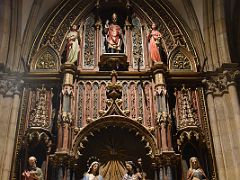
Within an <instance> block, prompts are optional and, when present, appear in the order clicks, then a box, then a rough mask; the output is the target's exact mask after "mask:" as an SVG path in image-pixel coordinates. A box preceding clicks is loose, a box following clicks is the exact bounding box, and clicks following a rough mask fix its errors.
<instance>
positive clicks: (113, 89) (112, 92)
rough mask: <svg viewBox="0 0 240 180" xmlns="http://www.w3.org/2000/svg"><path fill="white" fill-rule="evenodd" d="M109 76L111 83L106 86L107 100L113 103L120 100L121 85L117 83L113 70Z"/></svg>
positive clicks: (115, 73)
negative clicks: (111, 100)
mask: <svg viewBox="0 0 240 180" xmlns="http://www.w3.org/2000/svg"><path fill="white" fill-rule="evenodd" d="M111 76H112V80H111V83H109V84H108V85H107V98H108V99H113V100H114V101H115V100H116V99H121V98H122V85H120V84H119V83H117V72H116V71H115V70H113V71H112V73H111Z"/></svg>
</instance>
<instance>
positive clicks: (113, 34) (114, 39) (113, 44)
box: [104, 13, 124, 53]
mask: <svg viewBox="0 0 240 180" xmlns="http://www.w3.org/2000/svg"><path fill="white" fill-rule="evenodd" d="M104 32H105V36H106V44H105V46H106V47H105V48H106V52H107V53H123V51H124V50H123V33H122V29H121V27H120V26H119V25H118V24H117V14H116V13H113V15H112V23H111V24H109V20H107V21H106V24H105V29H104Z"/></svg>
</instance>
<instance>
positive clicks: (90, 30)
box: [83, 16, 95, 69]
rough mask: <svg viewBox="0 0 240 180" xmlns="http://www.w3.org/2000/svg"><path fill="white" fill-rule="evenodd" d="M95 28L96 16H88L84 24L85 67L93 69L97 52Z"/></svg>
mask: <svg viewBox="0 0 240 180" xmlns="http://www.w3.org/2000/svg"><path fill="white" fill-rule="evenodd" d="M94 40H95V28H94V17H93V16H90V17H88V18H87V20H86V22H85V24H84V51H83V67H84V68H86V69H93V68H94V65H95V62H94V54H95V51H94V49H95V43H94V42H95V41H94Z"/></svg>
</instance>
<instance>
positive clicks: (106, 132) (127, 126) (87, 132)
mask: <svg viewBox="0 0 240 180" xmlns="http://www.w3.org/2000/svg"><path fill="white" fill-rule="evenodd" d="M73 152H74V155H75V157H76V158H78V160H77V164H78V166H77V169H76V176H78V177H80V176H81V175H82V174H83V173H84V172H86V171H87V164H88V163H89V162H88V160H89V159H91V158H92V157H94V158H96V159H99V161H100V162H101V168H100V170H101V172H102V175H103V176H104V179H111V180H113V179H116V180H117V179H121V178H122V176H123V173H124V170H125V169H124V162H125V161H128V160H131V161H134V162H136V161H137V159H138V158H141V159H142V165H143V169H144V171H145V172H146V173H147V175H148V177H149V178H150V179H152V178H153V173H154V172H153V169H152V168H151V164H152V162H153V160H154V156H155V154H156V153H157V146H156V143H155V139H154V137H153V136H152V135H151V133H149V131H148V130H147V129H145V128H144V127H143V126H142V125H141V124H140V123H138V122H136V121H133V120H131V119H129V118H126V117H123V116H116V115H111V116H107V117H104V118H100V119H98V120H96V121H94V122H92V123H91V124H89V125H88V126H86V127H85V128H84V129H82V131H80V132H79V134H78V135H77V137H76V139H75V143H74V145H73Z"/></svg>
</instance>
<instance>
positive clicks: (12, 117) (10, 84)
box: [0, 80, 23, 179]
mask: <svg viewBox="0 0 240 180" xmlns="http://www.w3.org/2000/svg"><path fill="white" fill-rule="evenodd" d="M22 83H23V82H22V81H19V82H18V81H16V80H1V81H0V92H1V93H0V101H1V102H4V103H6V101H3V95H6V96H8V99H9V100H10V99H11V104H12V105H11V106H9V107H7V108H9V109H10V114H6V115H7V116H8V122H9V123H8V127H7V129H8V131H7V132H6V133H7V134H6V137H7V139H6V141H5V142H2V141H1V143H2V144H3V145H4V149H3V151H2V164H1V167H2V168H3V169H2V168H0V169H1V172H0V174H1V178H2V179H10V172H11V166H12V162H13V161H12V159H13V151H14V146H15V134H16V126H17V120H18V110H19V106H20V88H21V86H22ZM1 109H2V108H1ZM3 113H6V111H4V112H3V111H2V112H1V117H4V115H3Z"/></svg>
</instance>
